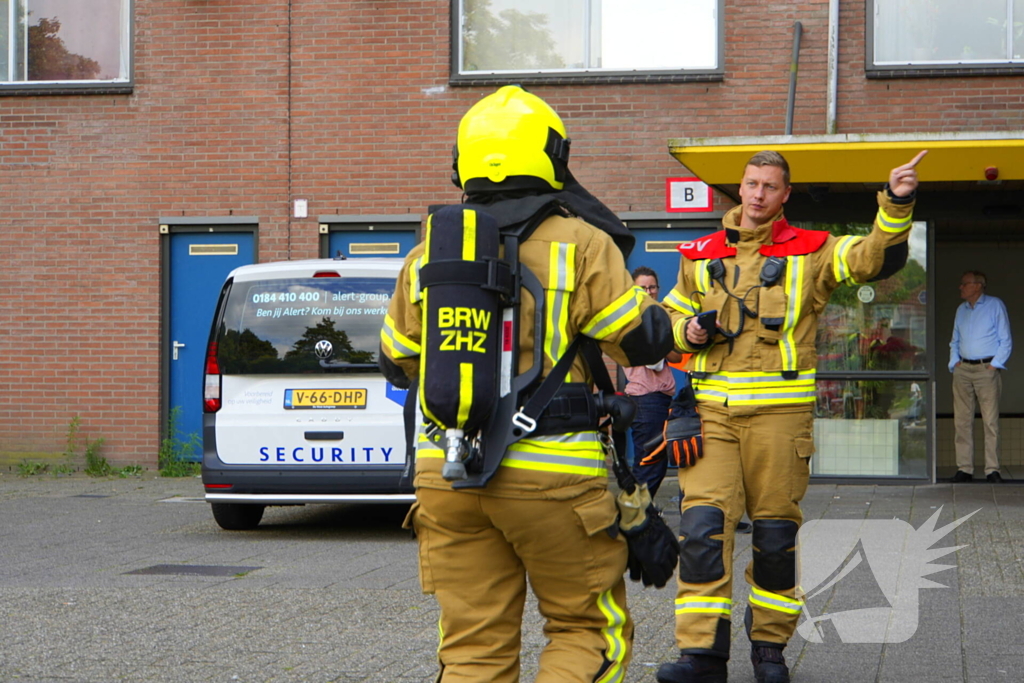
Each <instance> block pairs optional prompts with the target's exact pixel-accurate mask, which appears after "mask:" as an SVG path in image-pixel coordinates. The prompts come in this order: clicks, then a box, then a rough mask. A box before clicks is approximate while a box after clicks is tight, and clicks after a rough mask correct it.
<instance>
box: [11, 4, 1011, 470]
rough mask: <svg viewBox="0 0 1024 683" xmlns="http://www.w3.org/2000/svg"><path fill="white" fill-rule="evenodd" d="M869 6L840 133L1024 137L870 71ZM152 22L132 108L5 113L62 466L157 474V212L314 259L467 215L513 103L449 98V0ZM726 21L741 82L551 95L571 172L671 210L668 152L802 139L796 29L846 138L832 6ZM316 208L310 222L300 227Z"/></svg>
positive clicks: (21, 344)
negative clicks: (484, 152)
mask: <svg viewBox="0 0 1024 683" xmlns="http://www.w3.org/2000/svg"><path fill="white" fill-rule="evenodd" d="M864 6H865V5H864V1H863V0H844V1H843V2H842V3H841V22H842V27H841V31H840V35H841V40H840V46H839V47H840V53H839V54H840V63H841V67H840V72H839V75H840V87H839V115H838V124H839V132H842V133H888V132H900V133H912V132H941V131H961V130H975V131H984V130H1008V129H1021V128H1024V107H1022V106H1021V104H1022V101H1021V100H1022V97H1024V87H1022V79H1020V78H1019V77H995V78H978V77H971V78H917V79H889V80H885V79H881V80H878V79H867V78H865V73H864ZM135 11H136V17H135V19H136V37H135V40H136V42H135V51H134V60H135V82H136V87H135V90H134V93H133V94H131V95H79V96H34V97H0V127H2V136H0V207H3V209H2V214H0V253H2V254H3V255H4V257H5V258H4V265H3V267H2V268H0V302H2V303H0V387H2V391H0V452H3V453H7V454H8V457H10V458H13V460H12V461H16V460H18V459H20V457H23V455H24V454H27V453H37V452H59V451H61V450H62V449H63V434H64V431H65V429H66V427H67V424H68V423H69V422H70V420H71V418H72V416H74V415H79V416H80V419H81V422H82V432H83V436H84V437H85V438H98V437H101V436H102V437H104V438H105V439H106V449H105V454H106V455H107V457H108V459H109V460H110V461H111V462H112V463H114V464H125V463H141V464H147V465H153V464H155V457H156V456H155V453H156V449H157V446H158V443H159V437H160V434H159V432H160V419H159V413H160V401H161V387H160V364H161V356H160V348H161V339H162V338H161V329H160V320H161V311H160V294H161V293H160V276H161V273H160V268H161V264H160V242H159V237H158V233H157V218H158V217H159V216H177V215H181V216H187V217H194V216H228V215H236V216H237V215H254V216H259V217H260V225H259V250H260V252H259V258H260V260H261V261H268V260H275V259H283V258H289V257H290V258H300V257H312V256H316V254H317V245H318V235H317V223H316V216H318V215H321V214H360V213H368V214H401V213H413V214H421V213H423V212H424V209H425V207H426V206H427V205H428V204H430V203H436V202H439V201H441V202H444V201H457V200H458V198H459V196H460V195H459V192H458V191H457V190H456V189H455V188H454V187H453V186H452V185H451V183H450V181H449V179H448V178H449V175H450V168H449V166H450V150H451V145H452V143H453V141H454V131H455V128H456V125H457V122H458V120H459V118H460V116H461V115H462V113H463V112H464V111H465V110H466V109H467V108H468V107H469V106H470V105H471V104H472V103H473V102H475V101H476V100H477V99H479V98H480V97H481V96H483V95H485V94H487V93H489V92H491V91H493V88H492V87H451V86H449V85H448V75H449V74H448V64H449V49H450V48H449V3H448V2H443V1H440V0H423V1H420V2H416V1H409V0H402V1H375V2H368V1H367V0H348V1H344V0H331V2H327V1H326V0H291V2H290V3H288V2H285V1H284V0H267V1H266V2H259V3H257V2H246V1H244V0H161V1H160V2H157V1H156V0H136V2H135ZM725 17H726V34H725V40H726V44H725V54H726V58H725V67H726V71H725V78H724V79H723V80H722V81H721V82H715V83H664V84H622V85H559V86H537V87H533V88H531V90H532V91H533V92H535V93H537V94H538V95H540V96H541V97H543V98H545V99H546V100H548V102H550V103H551V104H552V106H554V108H555V109H556V110H557V111H558V112H560V114H561V115H562V116H563V118H564V120H565V123H566V126H567V128H568V130H569V133H570V136H571V137H572V138H573V143H574V144H573V158H572V161H571V167H572V168H573V170H574V173H575V174H576V175H577V177H579V178H580V180H581V181H582V182H583V183H584V184H585V185H586V186H587V187H588V188H589V189H591V191H593V192H594V193H595V194H596V195H597V196H599V197H601V198H602V199H604V200H605V201H606V203H608V204H609V206H611V207H612V208H613V209H614V210H617V211H661V210H663V208H664V179H665V177H666V176H677V175H681V174H683V172H684V169H682V168H681V167H680V166H679V164H678V163H677V162H676V161H675V160H674V159H673V158H672V157H671V156H670V155H669V154H668V152H667V140H668V139H669V138H673V137H706V136H734V135H757V136H760V135H779V134H782V133H783V132H784V126H785V117H786V96H787V92H788V78H789V66H790V60H791V51H792V37H793V22H794V21H797V20H799V21H800V22H802V24H803V28H804V33H803V40H802V50H801V54H800V70H799V81H798V88H797V97H798V99H797V107H796V110H795V116H794V130H793V132H794V133H795V134H823V133H825V106H826V87H827V82H826V59H827V47H828V46H827V29H828V26H827V22H828V5H827V2H825V0H819V1H817V2H791V3H778V2H774V1H773V2H768V1H767V0H743V1H740V0H727V1H726V7H725ZM737 172H739V169H738V170H737ZM879 180H880V181H881V180H882V179H881V178H880V179H879ZM298 197H301V198H305V199H307V200H308V201H309V216H310V218H308V219H290V218H289V215H290V211H289V209H290V202H291V200H292V199H293V198H298ZM719 204H720V205H722V204H723V203H722V202H721V201H720V202H719ZM10 454H14V455H13V456H12V455H10ZM0 457H4V456H0Z"/></svg>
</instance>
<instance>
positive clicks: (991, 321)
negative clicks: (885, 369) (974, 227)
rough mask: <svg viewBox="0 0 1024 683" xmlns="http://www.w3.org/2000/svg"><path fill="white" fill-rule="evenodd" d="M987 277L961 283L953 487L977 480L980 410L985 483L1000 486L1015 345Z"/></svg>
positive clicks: (953, 358) (952, 367)
mask: <svg viewBox="0 0 1024 683" xmlns="http://www.w3.org/2000/svg"><path fill="white" fill-rule="evenodd" d="M985 284H986V283H985V274H984V273H981V272H978V271H976V270H969V271H967V272H966V273H964V274H963V276H962V277H961V278H960V298H961V299H963V300H964V302H963V303H962V304H960V307H959V308H957V309H956V321H955V322H954V323H953V340H952V341H951V342H950V343H949V371H950V372H952V373H953V424H954V426H955V428H956V466H957V472H956V474H955V475H954V476H953V478H952V480H951V481H953V482H954V483H959V482H965V481H971V480H972V479H973V478H974V410H975V406H976V405H977V407H979V408H980V410H981V421H982V423H983V424H984V426H985V478H986V479H987V480H988V481H990V482H991V483H993V484H1001V483H1002V481H1003V478H1002V476H1000V474H999V396H1000V394H1001V393H1002V390H1003V378H1002V375H1001V374H1000V373H1001V372H1002V371H1003V370H1005V369H1006V361H1007V360H1009V358H1010V351H1011V350H1012V348H1013V342H1012V341H1011V339H1010V319H1009V317H1008V316H1007V315H1006V306H1005V305H1003V302H1002V301H1001V300H999V299H997V298H996V297H994V296H989V295H987V294H985Z"/></svg>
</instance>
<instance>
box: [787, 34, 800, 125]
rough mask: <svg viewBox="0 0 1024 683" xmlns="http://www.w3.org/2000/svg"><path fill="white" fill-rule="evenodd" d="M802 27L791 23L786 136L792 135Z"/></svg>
mask: <svg viewBox="0 0 1024 683" xmlns="http://www.w3.org/2000/svg"><path fill="white" fill-rule="evenodd" d="M803 30H804V26H803V24H801V23H800V22H799V21H797V22H794V23H793V61H792V62H790V64H789V101H788V103H787V104H786V135H792V134H793V106H794V103H795V102H796V71H797V64H798V63H799V61H800V35H801V34H802V33H803Z"/></svg>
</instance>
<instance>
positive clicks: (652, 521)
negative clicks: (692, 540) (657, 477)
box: [612, 456, 679, 588]
mask: <svg viewBox="0 0 1024 683" xmlns="http://www.w3.org/2000/svg"><path fill="white" fill-rule="evenodd" d="M612 469H613V470H614V471H615V478H616V479H617V480H618V483H619V487H620V488H621V490H620V491H619V494H618V496H616V497H615V504H616V505H617V506H618V508H619V531H621V532H622V535H623V536H625V538H626V547H627V548H628V549H629V555H628V559H627V561H626V567H627V568H628V569H629V578H630V579H631V580H633V581H643V584H644V586H655V587H657V588H662V587H664V585H665V584H666V583H668V580H669V579H670V578H672V576H673V574H674V573H675V568H676V564H677V563H678V561H679V539H678V538H677V537H676V535H675V534H674V533H673V532H672V530H671V529H669V527H668V524H666V523H665V520H664V519H663V518H662V516H661V513H660V512H659V511H658V508H656V507H654V503H652V502H651V494H650V492H649V491H648V490H647V484H638V483H637V481H636V478H635V477H634V476H633V473H632V472H631V471H630V470H629V466H628V465H627V464H626V461H625V460H624V459H623V458H622V457H621V456H618V457H617V458H616V459H613V460H612Z"/></svg>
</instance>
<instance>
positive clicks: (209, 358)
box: [203, 342, 220, 413]
mask: <svg viewBox="0 0 1024 683" xmlns="http://www.w3.org/2000/svg"><path fill="white" fill-rule="evenodd" d="M218 410H220V363H218V362H217V342H210V344H209V345H208V346H207V347H206V373H205V375H204V383H203V412H204V413H216V412H217V411H218Z"/></svg>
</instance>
